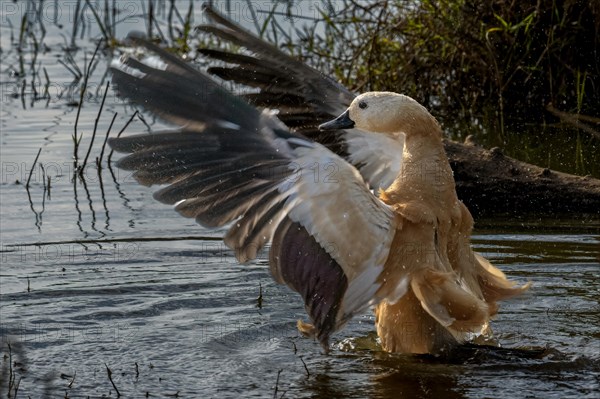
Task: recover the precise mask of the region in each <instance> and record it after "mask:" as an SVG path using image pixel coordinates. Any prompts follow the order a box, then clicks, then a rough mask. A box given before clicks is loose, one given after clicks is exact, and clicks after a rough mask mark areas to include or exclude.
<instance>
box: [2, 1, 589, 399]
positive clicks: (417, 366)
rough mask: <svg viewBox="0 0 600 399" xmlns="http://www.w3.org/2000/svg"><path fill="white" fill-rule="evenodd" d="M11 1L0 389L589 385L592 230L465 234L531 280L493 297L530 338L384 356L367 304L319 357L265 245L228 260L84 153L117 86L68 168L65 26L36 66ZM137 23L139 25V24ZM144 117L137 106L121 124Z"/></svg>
mask: <svg viewBox="0 0 600 399" xmlns="http://www.w3.org/2000/svg"><path fill="white" fill-rule="evenodd" d="M47 3H48V4H50V3H52V2H47ZM23 4H25V3H23ZM12 5H13V3H12V2H2V7H3V8H2V10H3V11H4V14H3V20H2V25H1V28H2V31H1V33H2V39H1V40H2V41H1V46H2V54H1V57H2V67H1V71H0V72H1V75H0V76H1V78H2V82H1V85H2V86H1V87H2V92H3V97H2V102H1V105H2V110H1V112H0V129H1V138H0V140H1V148H0V150H1V158H2V159H1V164H2V181H1V186H0V190H1V191H0V203H1V207H0V219H1V226H0V228H1V231H0V233H1V245H2V247H1V251H2V252H1V253H0V255H1V263H2V267H1V270H0V300H1V301H0V340H1V342H2V352H3V355H4V358H3V360H2V366H3V369H2V376H1V380H0V381H1V383H0V394H1V395H6V393H7V389H8V386H9V384H10V380H11V375H14V376H15V379H14V383H15V384H16V383H17V382H18V384H19V389H18V397H22V398H26V397H28V396H29V397H31V398H37V397H44V396H48V397H65V394H67V395H68V397H71V398H78V397H87V396H90V397H102V396H105V397H108V396H111V397H115V396H116V392H115V389H114V387H113V385H112V384H111V381H110V379H109V377H108V374H107V367H108V368H109V369H110V370H111V372H112V375H111V378H112V380H113V382H114V384H115V386H116V387H117V389H118V390H119V392H120V394H121V395H122V396H123V397H140V396H143V395H146V394H147V393H148V394H149V395H151V397H174V395H175V394H176V393H178V395H179V397H240V396H242V397H273V396H274V393H275V391H277V392H276V395H275V396H277V397H281V396H284V397H288V398H293V397H357V398H361V397H403V396H405V397H442V396H443V397H450V398H454V397H456V398H459V397H468V398H478V397H486V398H488V397H494V398H498V397H499V398H512V397H555V398H565V397H574V398H575V397H576V398H580V397H588V398H595V397H598V394H599V392H598V384H599V378H600V365H599V363H600V305H599V301H600V284H599V283H598V281H599V277H600V259H599V256H600V255H599V253H600V251H599V248H600V234H599V233H598V229H597V228H596V229H594V228H593V227H590V226H589V225H588V226H570V225H569V223H566V224H565V223H564V221H563V222H561V224H562V225H561V227H560V228H557V227H556V223H555V222H553V221H548V222H546V223H547V224H546V227H547V229H544V228H542V229H537V230H535V231H533V232H532V231H530V230H528V229H527V227H528V226H521V227H522V228H520V226H514V227H512V228H511V229H505V228H500V227H498V226H501V225H502V226H504V225H506V224H507V223H506V221H497V223H496V227H494V221H491V222H490V221H486V226H491V227H489V228H486V230H479V231H478V232H477V234H476V235H475V236H474V237H473V244H474V246H475V248H476V249H477V250H478V251H480V252H482V253H483V254H484V255H485V256H486V257H488V258H489V259H490V260H491V261H492V262H494V263H496V264H498V265H499V266H500V267H501V268H502V269H503V270H504V271H505V272H506V273H507V274H508V275H509V276H510V277H511V278H513V279H515V280H517V281H519V282H521V283H523V282H526V281H532V283H533V287H532V289H531V290H530V291H529V293H528V294H526V295H525V296H523V297H520V298H516V299H514V300H511V301H509V302H506V303H504V304H503V306H502V307H501V309H500V312H499V314H498V316H497V318H496V320H495V321H494V323H493V328H494V331H495V334H496V337H497V339H498V340H499V341H500V343H501V344H502V345H503V347H505V348H525V349H527V350H528V351H485V350H474V349H468V348H465V349H464V350H463V351H461V352H460V353H456V354H453V355H452V356H449V357H447V358H431V357H415V356H405V355H391V354H386V353H383V352H381V351H380V350H379V349H378V347H377V343H376V341H375V338H374V327H373V321H374V317H373V315H372V314H371V313H368V314H365V315H363V316H361V317H357V318H356V319H354V320H353V321H352V322H351V323H350V324H349V325H348V326H347V328H346V329H345V330H344V331H342V332H341V333H339V334H338V335H336V336H335V337H334V340H333V343H332V350H331V352H330V354H328V355H325V354H324V353H323V351H322V349H321V348H320V347H319V345H318V344H317V343H315V342H313V341H311V340H309V339H305V338H302V337H300V336H299V334H298V333H297V330H296V327H295V322H296V320H297V319H299V318H302V317H304V310H303V307H302V304H301V301H300V300H299V297H298V296H297V295H296V294H294V293H292V292H290V291H289V290H287V289H286V288H284V287H281V286H278V285H276V284H274V283H273V282H272V280H271V278H270V276H269V273H268V268H267V266H266V257H265V255H264V254H263V255H262V256H261V257H259V259H258V260H257V261H255V262H252V263H250V264H248V265H238V264H237V263H236V262H235V260H234V258H233V256H232V253H231V252H230V251H229V250H228V249H227V248H225V247H224V246H223V244H222V243H221V242H220V241H219V240H218V237H220V236H221V235H222V234H223V231H221V230H216V231H207V230H204V229H202V228H201V227H199V226H197V225H196V224H195V223H194V222H193V221H191V220H188V219H182V218H180V217H178V216H177V215H176V214H175V212H174V211H172V210H171V209H170V208H169V207H168V206H164V205H161V204H158V203H156V202H155V201H154V200H153V199H152V195H151V194H152V190H151V189H147V188H144V187H140V186H138V185H137V184H136V183H134V182H133V179H132V178H131V177H130V176H129V175H128V174H127V173H124V172H123V171H119V170H117V169H113V170H111V169H109V168H108V164H107V163H106V159H107V155H108V150H107V151H106V152H105V154H104V158H103V162H102V169H101V171H100V172H99V171H98V169H97V167H96V166H95V165H94V162H93V160H94V159H95V157H97V156H99V154H100V151H101V147H102V141H103V139H104V134H105V132H106V130H107V128H108V125H109V123H110V121H111V119H112V116H113V114H114V112H118V115H117V118H116V121H115V124H114V127H113V133H112V134H116V132H117V131H118V130H119V129H121V127H123V126H124V125H125V123H126V122H127V120H128V119H129V118H130V116H131V115H132V113H133V110H132V109H131V108H130V107H128V106H127V104H124V103H122V102H121V101H120V100H118V99H116V98H115V97H114V95H113V94H112V92H110V91H109V94H108V96H107V100H106V103H105V106H104V112H103V114H102V115H101V117H100V120H99V125H98V135H97V137H96V139H95V142H94V145H93V147H92V151H91V154H92V155H91V156H90V163H89V165H88V167H87V168H85V170H84V173H83V174H82V178H79V177H78V178H76V179H73V178H72V177H73V172H74V170H73V160H72V154H73V142H72V139H71V135H72V132H73V127H74V123H75V119H76V114H77V107H74V106H70V105H69V103H70V102H72V101H75V100H78V98H79V94H78V93H79V92H78V87H79V86H78V85H75V86H73V88H72V89H70V88H69V84H70V83H71V81H72V80H73V76H72V75H71V73H70V72H68V70H67V69H66V68H65V67H64V66H63V65H61V64H60V63H58V60H64V56H65V52H64V51H63V43H64V40H63V38H62V36H61V33H62V34H65V35H66V36H67V37H70V36H69V35H70V33H69V27H68V26H67V25H68V24H67V23H66V22H65V27H63V29H62V30H61V29H59V28H58V27H56V26H54V25H52V24H51V23H47V24H46V25H47V26H46V28H47V29H48V33H47V35H46V38H45V42H46V43H47V46H48V51H46V52H43V51H40V52H39V53H38V54H37V58H35V62H34V63H33V65H34V69H33V70H32V69H31V64H32V61H34V54H33V51H30V50H27V51H23V52H21V53H19V52H18V51H17V50H16V48H15V46H14V45H13V44H12V43H11V40H10V37H11V32H13V36H18V26H19V21H20V16H21V15H22V14H18V15H17V16H18V18H15V17H14V16H12V17H11V18H13V19H12V20H11V21H12V23H13V26H15V27H16V28H13V29H12V30H11V29H10V26H9V24H8V23H7V22H6V21H8V19H7V18H8V17H7V13H6V10H7V6H12ZM18 7H21V6H20V5H18ZM8 11H10V9H9V10H8ZM18 11H19V12H21V9H18ZM65 16H67V17H68V14H63V17H65ZM15 21H17V22H15ZM137 24H138V25H139V26H138V28H139V27H140V26H141V28H143V20H142V19H139V21H137ZM132 25H135V24H134V23H132ZM133 28H135V26H129V25H128V26H124V27H123V29H122V30H123V33H122V34H124V33H125V32H126V31H128V30H130V29H133ZM91 35H92V36H94V32H93V31H92V33H91ZM14 40H16V37H14ZM80 44H81V45H84V48H82V49H80V50H79V51H78V52H76V53H74V54H73V55H74V57H75V60H76V62H77V63H78V64H79V66H80V68H83V64H84V63H83V60H84V58H85V59H87V60H88V62H89V60H90V58H91V53H92V52H93V49H94V45H93V44H90V42H89V41H88V40H87V39H84V40H80ZM84 52H85V54H86V55H85V57H84ZM21 56H22V57H23V65H24V67H23V71H24V72H25V73H24V75H23V74H21V72H20V64H21V63H20V61H19V58H20V57H21ZM100 60H101V62H100V63H99V64H98V66H97V67H96V69H95V72H94V74H93V75H92V78H91V79H90V84H91V85H90V87H91V88H92V89H91V90H90V95H92V97H91V98H90V99H89V100H90V101H88V102H86V103H85V104H84V106H83V107H82V108H81V115H80V117H79V131H80V132H82V133H83V139H82V141H81V147H80V149H79V157H80V163H81V159H82V158H83V157H84V156H85V153H86V152H87V149H88V146H89V144H90V140H91V135H92V131H93V127H94V121H95V119H96V116H97V113H98V109H99V103H100V98H101V96H102V93H103V90H104V86H103V84H102V81H101V79H102V75H103V73H104V71H105V70H106V63H105V61H104V60H105V59H104V57H100ZM44 67H45V68H46V71H47V73H48V76H49V77H50V80H51V83H52V86H51V87H52V89H51V90H50V94H51V98H50V100H49V101H48V100H37V101H32V99H34V97H35V96H34V93H33V92H32V90H31V81H32V77H33V76H36V79H38V80H37V81H41V82H45V77H44V73H43V68H44ZM36 71H37V72H39V74H36ZM23 79H25V80H26V82H27V86H26V87H27V89H26V90H25V91H24V94H25V95H24V97H22V96H21V89H20V87H21V86H20V85H21V84H22V82H23ZM34 85H35V82H34ZM41 86H42V89H39V87H38V91H39V92H42V91H43V86H44V84H43V83H42V84H41ZM52 90H54V91H52ZM70 90H72V91H71V92H70ZM13 94H14V95H13ZM61 94H62V96H60V97H59V95H61ZM146 119H147V122H148V123H150V124H152V125H153V126H154V127H157V125H156V124H154V123H153V121H152V119H151V118H149V117H147V118H146ZM145 129H146V128H145V126H144V124H142V123H141V122H140V121H139V120H137V119H136V120H134V122H133V123H132V125H131V126H130V128H129V129H128V132H140V131H144V130H145ZM40 148H41V149H42V150H41V153H40V157H39V160H38V163H36V164H35V165H34V164H33V160H34V158H35V156H36V154H37V152H38V150H39V149H40ZM115 157H116V156H115ZM115 159H116V158H115ZM41 166H43V170H42V167H41ZM31 171H33V172H32V174H31V180H30V187H29V190H26V188H25V182H26V181H27V179H28V178H29V174H30V172H31ZM48 177H50V183H48ZM17 181H18V183H17ZM261 293H262V306H261V307H259V306H258V302H259V301H258V297H259V295H260V294H261ZM9 345H10V350H9ZM534 349H539V350H538V351H533V350H534ZM9 354H10V356H12V363H11V362H10V359H9V357H8V356H9ZM15 362H16V363H15ZM11 366H12V367H11ZM19 381H20V382H19ZM12 386H13V388H14V384H13V385H12Z"/></svg>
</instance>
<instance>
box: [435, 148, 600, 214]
mask: <svg viewBox="0 0 600 399" xmlns="http://www.w3.org/2000/svg"><path fill="white" fill-rule="evenodd" d="M444 146H445V148H446V153H447V154H448V158H449V160H450V165H451V167H452V170H453V171H454V178H455V180H456V191H457V193H458V197H459V198H460V199H461V200H462V201H464V203H465V204H466V205H467V207H468V208H469V209H470V211H471V213H472V214H473V216H474V217H475V218H476V219H477V218H488V217H498V216H503V215H505V216H510V217H519V218H525V217H526V218H536V217H538V218H559V217H569V218H575V219H577V220H595V221H598V220H600V180H598V179H594V178H592V177H590V176H585V177H581V176H574V175H569V174H566V173H561V172H556V171H554V170H550V169H545V168H541V167H538V166H535V165H531V164H528V163H525V162H521V161H518V160H516V159H514V158H510V157H507V156H505V155H504V154H503V153H502V150H501V149H499V148H497V147H496V148H492V149H491V150H486V149H483V148H482V147H479V146H477V145H475V144H468V142H467V144H461V143H457V142H454V141H450V140H444Z"/></svg>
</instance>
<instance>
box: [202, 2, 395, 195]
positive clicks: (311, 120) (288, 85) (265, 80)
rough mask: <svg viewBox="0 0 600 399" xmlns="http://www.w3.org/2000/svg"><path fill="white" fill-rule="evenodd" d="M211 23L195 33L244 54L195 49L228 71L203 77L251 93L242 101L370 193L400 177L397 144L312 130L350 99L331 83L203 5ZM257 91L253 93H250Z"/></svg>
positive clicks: (213, 70)
mask: <svg viewBox="0 0 600 399" xmlns="http://www.w3.org/2000/svg"><path fill="white" fill-rule="evenodd" d="M204 11H205V12H206V13H207V15H208V16H209V17H210V19H211V20H212V21H213V24H212V25H202V26H199V27H198V28H197V29H199V30H202V31H204V32H207V33H209V34H211V35H214V36H216V37H218V38H220V39H221V40H224V41H227V42H230V43H232V44H235V45H237V46H239V47H241V48H242V49H245V50H246V53H245V54H239V53H230V52H226V51H220V50H212V49H201V50H200V52H201V53H202V54H204V55H205V56H207V57H210V58H212V59H215V60H219V61H223V62H224V63H226V64H228V66H214V67H211V68H209V69H208V72H209V73H211V74H213V75H215V76H218V77H219V78H221V79H224V80H227V81H233V82H236V83H238V84H241V85H245V86H247V87H251V88H254V89H255V91H254V92H252V93H249V94H246V95H244V97H245V99H246V100H247V101H248V102H249V103H251V104H253V105H255V106H257V107H261V108H269V109H277V110H278V111H279V112H278V118H279V119H280V120H281V121H282V122H283V123H285V124H286V125H287V126H288V127H289V128H290V129H293V130H294V131H296V132H300V133H302V134H303V135H304V136H305V137H308V138H310V139H312V140H314V141H317V142H319V143H321V144H323V145H325V146H326V147H327V148H329V149H330V150H332V151H333V152H335V153H336V154H338V155H340V156H341V157H343V158H344V159H346V160H347V161H348V162H350V163H351V164H352V165H354V166H355V167H356V168H357V169H358V170H359V172H360V173H361V175H362V176H363V178H364V179H365V181H366V182H367V183H368V184H369V185H370V186H371V187H372V188H374V189H377V188H387V187H388V186H389V185H390V184H391V183H392V181H393V180H394V178H395V177H396V176H398V174H399V173H400V167H401V164H402V149H403V141H402V138H400V140H394V139H391V138H389V137H388V136H386V135H373V134H369V133H367V132H364V131H361V130H358V129H351V130H347V131H337V132H335V131H334V132H331V131H328V132H322V131H319V129H318V128H317V126H319V125H320V124H321V123H323V122H325V121H328V120H331V119H333V118H335V117H337V116H338V115H339V114H341V113H342V112H344V111H345V110H346V108H347V107H348V105H350V103H351V102H352V100H353V99H354V97H355V94H354V93H352V92H350V91H349V90H348V89H346V88H345V87H344V86H342V85H340V84H339V83H338V82H336V81H335V80H333V79H331V78H330V77H328V76H325V75H323V74H322V73H320V72H319V71H317V70H316V69H314V68H311V67H310V66H308V65H306V64H304V63H302V62H300V61H298V60H297V59H295V58H293V57H291V56H289V55H287V54H285V53H283V52H282V51H280V50H279V49H278V48H276V47H275V46H273V45H271V44H269V43H266V42H265V41H263V40H261V39H260V38H258V37H256V36H255V35H253V34H252V33H250V32H248V31H246V30H245V29H243V28H242V27H240V26H239V25H236V24H235V23H233V22H231V21H229V20H228V19H226V18H225V17H223V16H221V15H219V14H218V13H216V12H215V11H213V10H212V9H211V8H210V7H209V6H205V8H204ZM256 90H258V91H256Z"/></svg>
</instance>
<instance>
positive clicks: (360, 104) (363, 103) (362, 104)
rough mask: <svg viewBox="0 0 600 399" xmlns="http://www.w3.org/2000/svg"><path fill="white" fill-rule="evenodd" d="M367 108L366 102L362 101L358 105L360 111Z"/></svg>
mask: <svg viewBox="0 0 600 399" xmlns="http://www.w3.org/2000/svg"><path fill="white" fill-rule="evenodd" d="M367 106H368V105H367V103H366V102H364V101H361V102H359V103H358V108H360V109H365V108H367Z"/></svg>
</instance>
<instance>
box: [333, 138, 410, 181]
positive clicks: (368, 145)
mask: <svg viewBox="0 0 600 399" xmlns="http://www.w3.org/2000/svg"><path fill="white" fill-rule="evenodd" d="M344 139H345V140H346V143H347V145H348V152H349V154H350V156H349V160H350V161H351V162H352V163H353V164H354V165H361V166H359V170H360V173H361V174H362V175H363V176H364V177H365V180H366V181H367V182H368V183H369V184H370V185H371V187H373V188H375V189H377V188H382V189H385V188H387V187H389V186H390V185H391V184H392V182H393V181H394V179H395V178H396V177H397V176H398V175H399V174H400V169H401V167H402V151H403V150H404V135H402V134H399V135H398V137H391V136H387V135H385V134H380V133H368V132H364V131H362V130H357V129H353V130H348V131H347V133H346V134H345V135H344Z"/></svg>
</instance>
